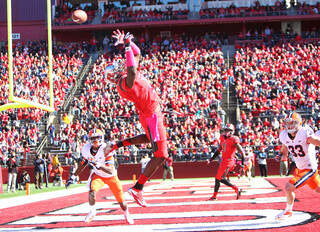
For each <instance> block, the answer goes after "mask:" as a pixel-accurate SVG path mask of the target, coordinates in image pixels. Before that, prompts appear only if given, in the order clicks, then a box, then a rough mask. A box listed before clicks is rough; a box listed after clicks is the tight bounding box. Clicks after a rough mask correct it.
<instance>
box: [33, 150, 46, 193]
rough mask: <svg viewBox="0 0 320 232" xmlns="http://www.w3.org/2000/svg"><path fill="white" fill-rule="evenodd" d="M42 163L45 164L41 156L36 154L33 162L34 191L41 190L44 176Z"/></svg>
mask: <svg viewBox="0 0 320 232" xmlns="http://www.w3.org/2000/svg"><path fill="white" fill-rule="evenodd" d="M44 163H45V160H44V159H43V158H42V155H41V154H37V155H36V158H35V159H34V160H33V164H34V179H35V187H36V189H42V183H43V175H44Z"/></svg>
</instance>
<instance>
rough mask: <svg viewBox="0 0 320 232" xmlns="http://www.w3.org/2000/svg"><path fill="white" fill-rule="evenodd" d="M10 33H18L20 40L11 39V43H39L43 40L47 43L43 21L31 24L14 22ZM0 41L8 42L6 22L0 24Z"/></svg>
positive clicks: (45, 26) (45, 27)
mask: <svg viewBox="0 0 320 232" xmlns="http://www.w3.org/2000/svg"><path fill="white" fill-rule="evenodd" d="M12 33H13V34H15V33H19V34H20V39H19V40H16V39H13V40H12V43H13V44H15V43H18V42H19V41H22V42H27V41H28V40H31V41H33V40H37V41H40V40H41V39H44V40H46V41H47V37H48V35H47V25H46V22H45V21H32V22H16V23H13V25H12ZM0 40H4V41H7V40H8V28H7V24H6V22H4V23H0Z"/></svg>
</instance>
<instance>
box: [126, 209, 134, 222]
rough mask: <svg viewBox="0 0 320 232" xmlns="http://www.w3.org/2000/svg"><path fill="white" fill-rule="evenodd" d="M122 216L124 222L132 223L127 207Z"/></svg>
mask: <svg viewBox="0 0 320 232" xmlns="http://www.w3.org/2000/svg"><path fill="white" fill-rule="evenodd" d="M124 218H125V219H126V222H127V223H128V224H130V225H133V224H134V221H133V218H132V216H131V214H130V213H129V210H128V209H127V210H126V211H124Z"/></svg>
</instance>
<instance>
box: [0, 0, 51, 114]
mask: <svg viewBox="0 0 320 232" xmlns="http://www.w3.org/2000/svg"><path fill="white" fill-rule="evenodd" d="M51 21H52V20H51V0H47V27H48V28H47V31H48V78H49V96H50V99H49V105H44V104H40V103H38V102H33V101H30V100H26V99H22V98H18V97H15V96H14V88H13V86H14V81H13V55H12V7H11V0H7V27H8V28H7V30H8V74H9V101H11V102H12V103H7V104H5V105H1V106H0V111H3V110H7V109H11V108H29V107H36V108H40V109H43V110H46V111H50V112H53V111H54V105H53V82H52V32H51Z"/></svg>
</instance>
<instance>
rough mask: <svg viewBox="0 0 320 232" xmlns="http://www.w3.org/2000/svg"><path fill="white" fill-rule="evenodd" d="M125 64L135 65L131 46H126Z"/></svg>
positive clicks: (128, 65)
mask: <svg viewBox="0 0 320 232" xmlns="http://www.w3.org/2000/svg"><path fill="white" fill-rule="evenodd" d="M126 64H127V67H135V66H137V64H136V60H135V59H134V55H133V51H132V49H131V47H129V49H127V48H126Z"/></svg>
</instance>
